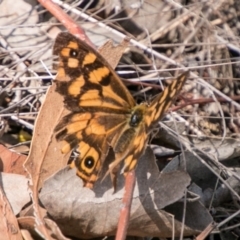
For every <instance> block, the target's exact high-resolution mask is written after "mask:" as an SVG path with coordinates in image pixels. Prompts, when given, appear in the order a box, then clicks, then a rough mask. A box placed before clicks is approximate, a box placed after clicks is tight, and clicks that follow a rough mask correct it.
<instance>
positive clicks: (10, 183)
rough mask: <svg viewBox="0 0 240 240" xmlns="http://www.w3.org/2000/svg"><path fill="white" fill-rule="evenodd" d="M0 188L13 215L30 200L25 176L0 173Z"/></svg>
mask: <svg viewBox="0 0 240 240" xmlns="http://www.w3.org/2000/svg"><path fill="white" fill-rule="evenodd" d="M1 187H2V189H3V191H4V193H5V194H6V197H7V199H8V201H9V203H10V205H11V207H12V209H13V212H14V214H15V215H17V214H18V213H19V212H20V211H21V209H22V208H23V206H25V205H26V204H27V203H29V202H30V200H31V199H30V196H29V192H28V179H27V178H26V177H25V176H22V175H18V174H10V173H1Z"/></svg>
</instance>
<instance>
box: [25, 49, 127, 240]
mask: <svg viewBox="0 0 240 240" xmlns="http://www.w3.org/2000/svg"><path fill="white" fill-rule="evenodd" d="M125 46H126V44H123V45H119V47H116V48H112V49H113V52H112V55H115V56H116V58H117V59H119V58H120V56H121V54H122V52H123V51H124V49H125ZM102 51H103V52H104V50H102ZM108 51H109V50H108ZM119 52H120V54H119ZM110 64H111V63H110ZM113 64H116V59H115V61H114V63H113ZM113 67H115V66H113ZM55 88H56V86H55V84H53V85H52V86H51V87H50V88H49V89H48V91H47V94H46V99H45V101H44V103H43V105H42V107H41V110H40V112H39V115H38V117H37V119H36V123H35V128H34V133H33V138H32V143H31V148H30V153H29V156H28V158H27V160H26V162H25V163H24V166H25V168H26V170H27V172H28V173H29V176H30V178H31V182H32V193H33V194H32V196H33V204H34V210H35V214H36V219H37V221H36V222H37V223H38V226H37V227H38V229H39V231H41V232H42V234H43V235H44V236H45V237H46V238H48V239H51V237H50V235H49V234H50V232H49V231H48V230H47V229H46V227H45V226H44V224H43V221H42V219H43V216H42V215H41V212H40V209H39V206H38V190H39V189H40V188H41V187H42V184H43V182H44V180H45V179H47V178H48V177H49V176H51V175H52V174H53V173H55V172H56V171H58V170H59V169H61V168H63V167H64V166H65V165H66V164H67V161H68V158H69V155H70V154H67V155H63V154H62V153H61V150H60V149H61V145H60V144H59V143H57V141H56V139H55V136H54V132H53V131H54V128H55V126H56V125H57V123H58V122H59V121H60V119H61V118H62V117H63V116H65V115H66V114H67V113H68V110H67V109H65V107H64V105H63V97H62V96H61V95H60V94H58V93H56V92H55Z"/></svg>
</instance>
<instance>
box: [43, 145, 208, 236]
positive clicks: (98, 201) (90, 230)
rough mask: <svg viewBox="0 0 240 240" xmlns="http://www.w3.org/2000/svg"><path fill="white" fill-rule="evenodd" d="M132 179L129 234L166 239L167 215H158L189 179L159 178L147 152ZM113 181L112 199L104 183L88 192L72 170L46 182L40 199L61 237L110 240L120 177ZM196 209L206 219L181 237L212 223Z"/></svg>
mask: <svg viewBox="0 0 240 240" xmlns="http://www.w3.org/2000/svg"><path fill="white" fill-rule="evenodd" d="M136 175H137V183H136V187H135V190H134V195H133V202H132V209H131V218H130V224H129V228H128V234H130V235H135V236H148V235H151V236H161V237H170V236H171V234H172V229H173V226H172V223H173V222H172V215H171V214H169V213H167V212H166V211H163V210H160V209H163V208H164V207H166V206H168V205H171V204H173V203H175V202H177V201H178V200H179V199H181V198H182V197H183V196H184V191H185V190H186V187H187V186H188V185H189V183H190V178H189V177H188V175H187V174H186V173H185V172H183V171H175V172H171V173H166V174H160V175H159V172H158V170H157V167H156V164H155V158H154V155H153V154H152V151H151V150H149V149H148V150H147V151H146V153H145V155H144V156H142V158H141V159H140V161H139V164H138V167H137V169H136ZM118 179H119V182H118V188H117V192H116V193H115V194H113V189H112V187H111V181H110V180H109V179H105V180H104V181H102V182H101V180H99V181H97V183H96V185H95V187H94V189H93V190H90V189H88V188H83V187H82V185H83V184H82V180H81V179H80V178H78V177H77V176H76V170H74V169H71V170H70V169H69V168H65V169H64V170H61V171H60V172H58V173H57V174H55V175H54V176H52V177H51V178H50V179H48V180H47V181H46V182H45V184H44V186H43V188H42V191H41V194H40V199H41V202H42V203H43V205H44V206H45V208H46V209H47V211H48V213H49V215H50V216H51V217H52V218H53V219H54V220H55V221H56V222H57V223H58V225H59V226H60V228H61V230H62V232H63V233H64V234H66V235H69V236H75V237H77V236H81V237H83V236H84V238H92V237H100V236H106V235H113V234H114V233H115V231H116V227H117V223H118V216H119V211H120V208H121V203H122V196H123V191H124V188H123V186H124V177H123V176H120V177H119V178H118ZM198 205H199V203H198ZM199 209H200V210H201V211H202V213H204V214H205V215H206V218H205V222H198V221H200V220H198V219H197V218H196V219H195V225H194V228H191V224H190V225H189V226H186V227H185V232H184V233H185V234H186V235H187V234H189V235H190V234H194V233H196V231H197V230H198V231H201V230H202V229H203V227H202V225H204V226H206V225H207V224H208V223H209V222H211V220H212V219H211V217H210V215H209V214H208V211H206V209H205V208H204V207H203V206H202V207H200V208H199ZM181 210H183V206H182V208H181ZM181 221H182V219H177V220H176V221H175V222H174V223H175V232H176V234H178V233H179V232H180V229H181V226H182V224H181ZM205 223H206V225H205ZM159 226H161V227H159Z"/></svg>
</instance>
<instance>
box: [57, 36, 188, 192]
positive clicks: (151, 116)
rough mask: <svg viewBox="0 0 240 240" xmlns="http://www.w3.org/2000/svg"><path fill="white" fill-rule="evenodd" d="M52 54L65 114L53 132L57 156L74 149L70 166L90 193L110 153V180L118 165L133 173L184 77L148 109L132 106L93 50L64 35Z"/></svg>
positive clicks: (133, 102) (142, 106)
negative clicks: (58, 145)
mask: <svg viewBox="0 0 240 240" xmlns="http://www.w3.org/2000/svg"><path fill="white" fill-rule="evenodd" d="M53 54H54V55H57V56H58V57H59V58H58V59H59V64H58V67H57V75H56V78H55V83H56V91H57V92H58V93H59V94H61V95H62V96H63V97H64V104H65V106H66V108H67V109H68V110H70V113H69V114H68V115H66V116H65V117H63V118H62V119H61V120H60V122H59V123H58V124H57V126H56V128H55V132H56V139H57V140H58V141H62V142H63V146H62V149H61V151H62V153H63V154H66V153H69V152H70V151H71V150H73V149H75V148H77V150H78V151H79V153H80V154H79V156H78V157H77V158H76V159H75V161H73V162H72V163H71V164H70V166H71V167H72V168H76V169H77V175H78V176H79V177H80V178H81V179H82V180H83V183H84V186H85V187H88V188H92V187H93V186H94V183H95V182H96V181H97V179H98V177H99V174H100V171H101V169H102V166H103V163H104V161H105V159H106V157H107V156H108V154H109V150H110V149H111V150H112V151H113V153H114V159H113V160H112V162H111V163H110V164H109V172H110V175H111V177H112V181H115V179H116V172H118V169H119V166H120V163H121V162H122V161H124V174H125V175H126V173H128V172H129V171H131V170H133V169H134V168H135V167H136V165H137V162H138V159H139V158H140V156H141V155H142V154H143V153H144V151H145V148H146V146H147V143H148V139H149V135H150V133H151V130H152V129H153V128H154V127H155V126H156V125H157V123H158V122H159V120H160V119H161V118H162V117H163V115H164V113H166V111H167V110H168V108H169V107H170V105H171V104H172V103H173V101H174V100H175V98H176V95H177V94H178V93H179V91H180V90H181V89H182V87H183V85H184V83H185V81H186V79H187V77H188V72H184V73H183V74H181V75H180V76H178V77H177V78H176V79H175V80H173V81H172V83H171V84H170V85H169V86H168V87H167V88H165V90H164V91H163V92H162V93H160V94H159V95H157V96H156V97H155V98H154V99H153V100H152V102H151V103H150V104H148V103H146V102H143V103H141V104H139V105H138V104H136V102H135V100H134V99H133V97H132V95H131V94H130V92H129V91H128V89H127V88H126V87H125V85H124V84H123V82H122V81H121V79H120V78H119V76H118V75H117V74H116V72H115V71H114V70H113V69H112V67H111V66H110V65H109V63H108V62H107V61H106V60H105V59H104V58H103V57H102V56H101V55H100V54H99V53H98V52H97V51H96V50H95V49H93V48H91V47H90V46H89V45H87V44H86V43H84V42H83V41H81V40H80V39H78V38H76V37H75V36H73V35H71V34H69V33H64V32H63V33H60V34H59V35H58V36H57V38H56V41H55V44H54V48H53Z"/></svg>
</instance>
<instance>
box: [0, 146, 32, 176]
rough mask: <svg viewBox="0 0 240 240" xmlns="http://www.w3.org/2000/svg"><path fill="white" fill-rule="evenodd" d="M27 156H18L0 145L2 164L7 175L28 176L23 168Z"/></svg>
mask: <svg viewBox="0 0 240 240" xmlns="http://www.w3.org/2000/svg"><path fill="white" fill-rule="evenodd" d="M26 158H27V156H25V155H22V154H18V153H16V152H14V151H11V150H9V149H8V148H6V147H4V146H3V145H0V159H1V164H2V169H1V171H2V172H5V173H16V174H21V175H25V176H26V175H27V173H26V171H25V170H24V168H23V163H24V161H25V160H26Z"/></svg>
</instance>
